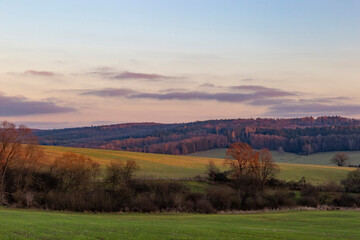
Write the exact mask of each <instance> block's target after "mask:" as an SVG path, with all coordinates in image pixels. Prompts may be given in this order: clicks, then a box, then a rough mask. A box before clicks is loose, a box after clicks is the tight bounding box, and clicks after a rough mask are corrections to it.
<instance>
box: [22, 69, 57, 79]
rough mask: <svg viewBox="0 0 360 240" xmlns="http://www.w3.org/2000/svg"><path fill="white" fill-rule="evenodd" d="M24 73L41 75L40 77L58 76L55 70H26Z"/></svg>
mask: <svg viewBox="0 0 360 240" xmlns="http://www.w3.org/2000/svg"><path fill="white" fill-rule="evenodd" d="M24 75H31V76H39V77H54V76H57V75H58V74H56V73H55V72H50V71H36V70H28V71H26V72H24Z"/></svg>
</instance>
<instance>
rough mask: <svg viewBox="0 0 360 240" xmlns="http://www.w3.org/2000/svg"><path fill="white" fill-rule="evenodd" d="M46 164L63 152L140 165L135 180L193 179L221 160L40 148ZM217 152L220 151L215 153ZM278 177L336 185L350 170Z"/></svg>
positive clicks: (311, 168) (312, 169)
mask: <svg viewBox="0 0 360 240" xmlns="http://www.w3.org/2000/svg"><path fill="white" fill-rule="evenodd" d="M43 148H44V150H45V153H46V154H47V156H48V159H49V161H51V160H52V159H54V158H56V157H57V156H60V155H61V154H62V153H64V152H69V151H72V152H76V153H80V154H84V155H86V156H89V157H91V158H92V159H93V160H95V161H96V162H99V163H100V164H102V165H106V164H108V163H109V162H110V161H112V160H119V161H121V160H128V159H133V160H136V161H137V163H138V164H139V165H140V171H139V172H138V173H137V175H138V176H148V177H194V176H196V175H201V176H204V175H205V173H206V167H207V164H208V163H209V160H213V161H214V162H215V163H216V164H217V165H218V166H219V167H220V168H223V162H224V160H223V159H219V158H210V157H195V156H174V155H163V154H151V153H138V152H126V151H112V150H99V149H89V148H69V147H53V146H43ZM218 152H220V150H218ZM278 165H279V166H280V169H281V171H280V174H279V177H280V178H281V179H285V180H295V181H297V180H299V179H300V178H301V177H303V176H304V177H305V178H306V180H307V181H309V182H312V183H314V184H320V183H323V182H327V181H329V180H333V181H336V182H339V181H340V180H341V179H344V178H345V177H346V175H347V173H348V172H349V171H352V170H354V169H353V168H342V167H332V166H318V165H302V164H288V163H279V164H278Z"/></svg>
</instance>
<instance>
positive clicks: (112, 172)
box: [105, 160, 139, 190]
mask: <svg viewBox="0 0 360 240" xmlns="http://www.w3.org/2000/svg"><path fill="white" fill-rule="evenodd" d="M138 169H139V166H138V165H137V163H136V162H135V161H134V160H127V161H126V162H125V163H123V162H122V161H112V162H110V164H109V165H108V166H106V170H105V180H106V181H107V182H108V183H110V184H111V187H112V189H113V190H115V189H116V188H117V187H118V186H120V185H121V184H126V183H127V182H129V181H130V180H131V178H132V175H133V174H134V172H135V171H136V170H138Z"/></svg>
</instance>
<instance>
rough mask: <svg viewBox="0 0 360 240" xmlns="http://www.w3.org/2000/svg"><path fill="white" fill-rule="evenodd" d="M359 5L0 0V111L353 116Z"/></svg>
mask: <svg viewBox="0 0 360 240" xmlns="http://www.w3.org/2000/svg"><path fill="white" fill-rule="evenodd" d="M359 12H360V2H359V1H331V0H327V1H320V0H319V1H295V0H294V1H289V0H288V1H265V0H263V1H254V0H252V1H230V0H229V1H226V0H225V1H200V0H198V1H196V0H193V1H186V0H181V1H152V0H147V1H82V0H78V1H67V0H63V1H56V0H52V1H50V0H47V1H45V0H36V1H35V0H32V1H25V0H24V1H0V36H1V37H0V52H1V54H0V83H1V84H2V88H1V90H0V100H1V101H2V103H0V112H2V114H0V115H1V116H0V118H3V119H8V120H12V121H16V122H24V123H27V124H28V125H30V126H36V127H42V126H47V127H66V126H77V125H89V124H92V123H97V122H141V121H156V122H182V121H195V120H204V119H208V118H233V117H268V116H271V117H292V116H308V115H313V116H316V115H322V114H326V115H345V116H350V117H359V116H360V106H358V105H357V104H356V103H357V102H358V100H359V99H358V97H357V96H358V94H357V92H358V90H359V89H360V81H359V80H360V79H359V77H360V73H359V71H358V69H360V44H359V43H360V28H359V27H358V26H359V23H360V14H359ZM241 86H248V87H241ZM259 87H263V88H262V90H260V89H261V88H259ZM264 91H267V92H264ZM270 91H273V92H271V93H270ZM279 92H287V93H288V94H280V95H276V93H279ZM91 93H92V94H91ZM94 93H96V94H94ZM109 94H110V96H109ZM274 94H275V95H274ZM224 99H227V101H224ZM230 99H232V100H231V101H230ZM270 103H272V104H270ZM32 106H33V107H32ZM311 106H312V107H311ZM25 109H26V110H25ZM99 113H101V114H99ZM59 119H61V121H59ZM45 128H46V127H45Z"/></svg>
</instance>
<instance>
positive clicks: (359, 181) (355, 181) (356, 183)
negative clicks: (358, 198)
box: [341, 169, 360, 193]
mask: <svg viewBox="0 0 360 240" xmlns="http://www.w3.org/2000/svg"><path fill="white" fill-rule="evenodd" d="M341 183H342V184H343V185H344V187H345V190H346V191H347V192H353V193H360V169H357V170H355V171H352V172H349V173H348V175H347V178H346V179H345V180H343V181H341Z"/></svg>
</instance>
